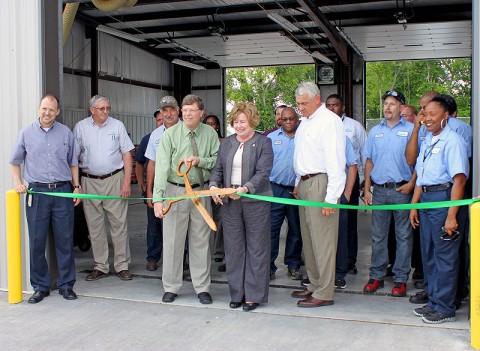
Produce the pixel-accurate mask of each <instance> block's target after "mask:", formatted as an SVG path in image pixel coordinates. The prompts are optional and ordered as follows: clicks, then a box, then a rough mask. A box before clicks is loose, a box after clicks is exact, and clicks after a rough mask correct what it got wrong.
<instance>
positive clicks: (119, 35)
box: [97, 25, 145, 43]
mask: <svg viewBox="0 0 480 351" xmlns="http://www.w3.org/2000/svg"><path fill="white" fill-rule="evenodd" d="M97 30H98V31H99V32H102V33H107V34H110V35H113V36H114V37H117V38H122V39H126V40H130V41H134V42H135V43H140V42H142V41H145V39H143V38H140V37H137V36H135V35H132V34H128V33H125V32H122V31H121V30H118V29H113V28H110V27H107V26H104V25H99V26H98V27H97Z"/></svg>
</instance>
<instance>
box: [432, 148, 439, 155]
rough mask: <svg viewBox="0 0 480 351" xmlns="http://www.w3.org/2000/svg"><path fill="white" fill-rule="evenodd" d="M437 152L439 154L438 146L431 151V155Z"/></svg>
mask: <svg viewBox="0 0 480 351" xmlns="http://www.w3.org/2000/svg"><path fill="white" fill-rule="evenodd" d="M439 152H440V148H439V147H438V146H437V147H434V148H433V149H432V155H435V154H438V153H439Z"/></svg>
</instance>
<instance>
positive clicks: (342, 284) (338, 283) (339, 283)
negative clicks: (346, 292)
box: [335, 279, 347, 289]
mask: <svg viewBox="0 0 480 351" xmlns="http://www.w3.org/2000/svg"><path fill="white" fill-rule="evenodd" d="M346 287H347V282H346V281H345V279H335V289H345V288H346Z"/></svg>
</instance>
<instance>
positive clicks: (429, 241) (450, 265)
mask: <svg viewBox="0 0 480 351" xmlns="http://www.w3.org/2000/svg"><path fill="white" fill-rule="evenodd" d="M450 192H451V189H448V190H446V191H435V192H429V193H422V195H421V198H420V202H432V201H448V200H450ZM447 213H448V208H435V209H428V210H420V211H419V216H420V233H421V237H420V243H421V249H422V257H423V274H424V276H425V277H426V282H427V285H426V291H427V292H428V301H429V302H428V306H429V307H430V308H432V309H434V310H435V311H437V312H440V313H444V314H446V315H448V316H454V315H455V303H454V300H455V294H456V291H457V277H458V265H459V247H460V243H461V241H460V240H456V241H453V242H449V241H443V240H441V239H440V236H441V235H442V227H443V226H444V225H445V219H446V218H447ZM457 218H458V217H457Z"/></svg>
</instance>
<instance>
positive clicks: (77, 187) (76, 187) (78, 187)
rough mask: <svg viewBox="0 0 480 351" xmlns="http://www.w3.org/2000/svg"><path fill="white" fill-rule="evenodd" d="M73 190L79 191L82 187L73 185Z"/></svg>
mask: <svg viewBox="0 0 480 351" xmlns="http://www.w3.org/2000/svg"><path fill="white" fill-rule="evenodd" d="M73 188H74V189H81V188H82V186H81V185H74V186H73Z"/></svg>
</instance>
